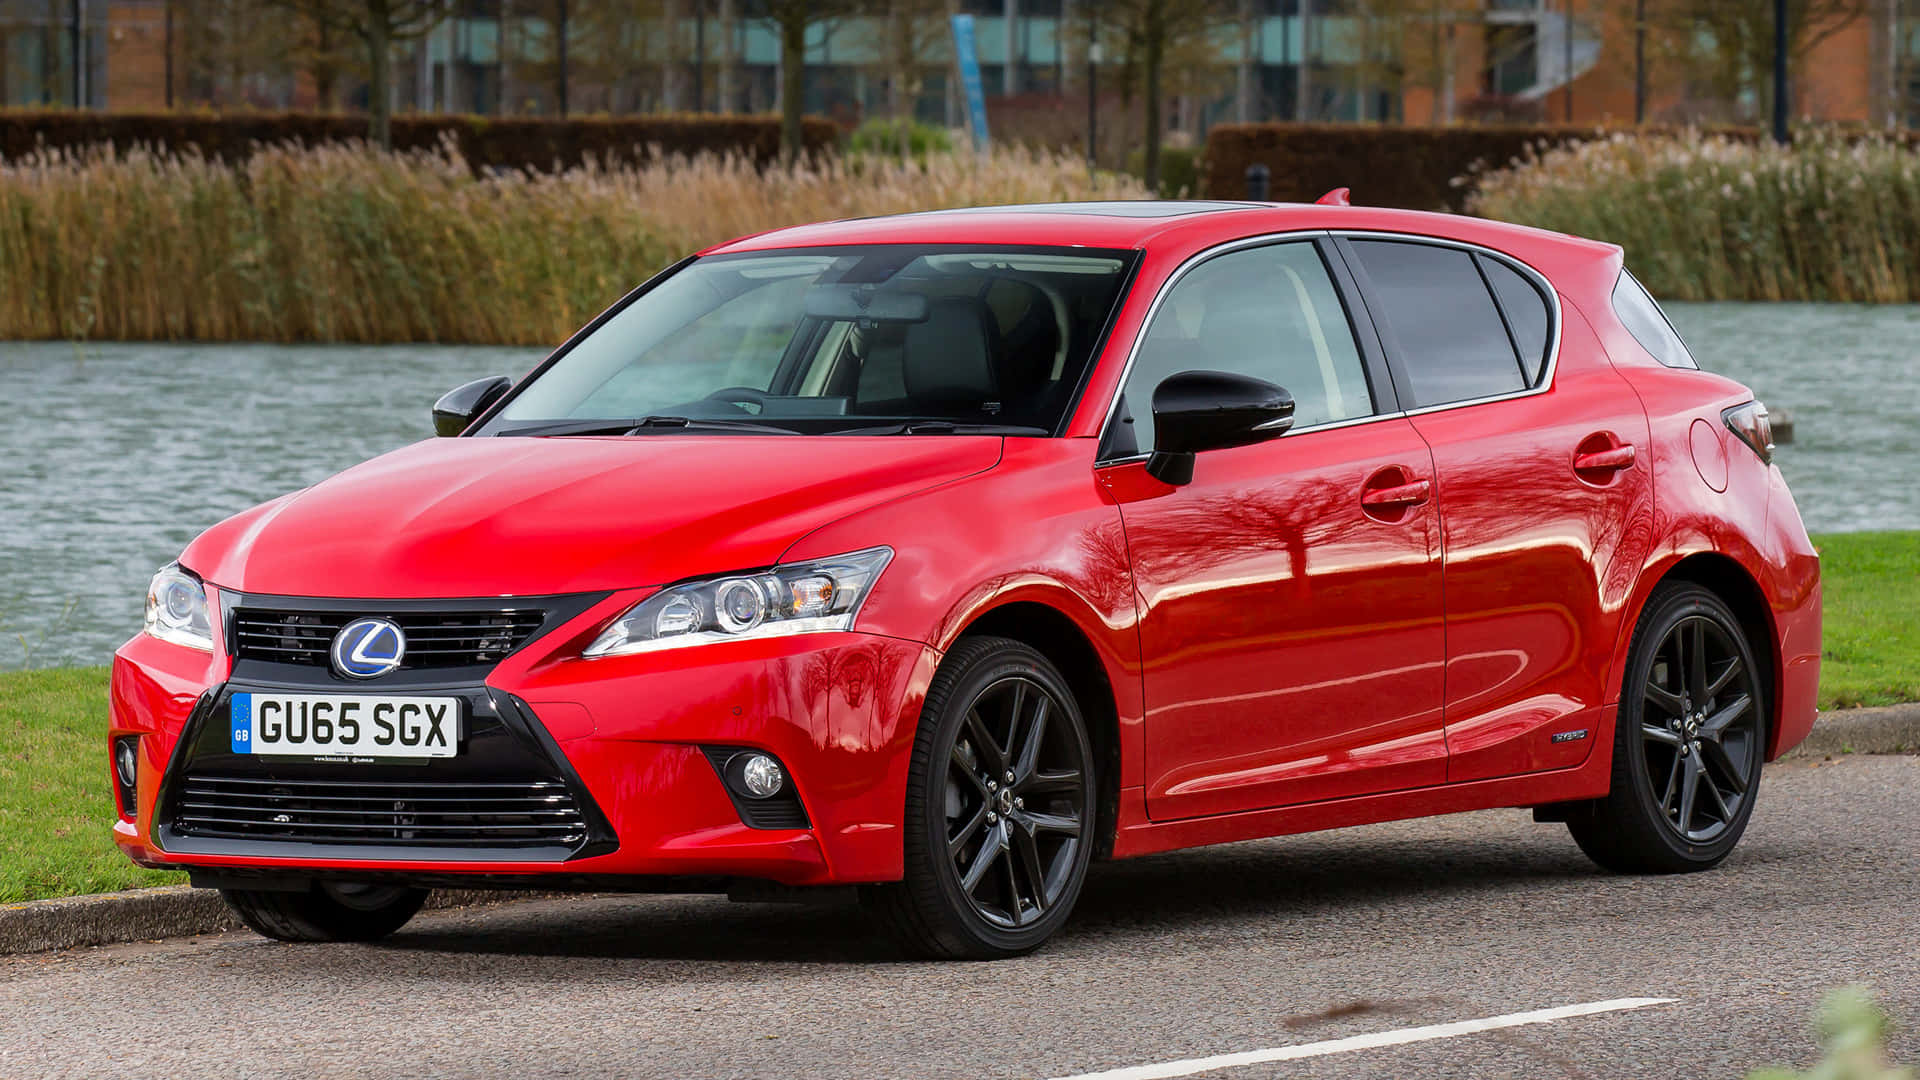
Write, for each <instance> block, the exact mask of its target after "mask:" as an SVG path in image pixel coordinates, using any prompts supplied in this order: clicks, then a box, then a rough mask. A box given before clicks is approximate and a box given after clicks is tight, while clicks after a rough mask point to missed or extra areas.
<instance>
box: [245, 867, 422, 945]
mask: <svg viewBox="0 0 1920 1080" xmlns="http://www.w3.org/2000/svg"><path fill="white" fill-rule="evenodd" d="M220 895H221V897H222V898H223V899H225V900H226V902H227V906H228V907H230V908H232V909H233V912H234V914H236V915H238V916H240V921H241V922H243V923H246V924H247V926H248V928H249V929H251V930H253V932H254V933H256V934H259V935H261V936H262V937H270V938H273V939H275V940H277V941H378V940H379V939H381V938H383V937H386V936H387V935H388V934H391V933H393V932H394V931H395V930H398V929H400V928H401V927H402V926H405V925H406V924H407V920H409V919H411V918H413V916H414V914H415V913H416V912H418V911H419V910H420V905H421V904H424V903H426V901H427V890H425V889H407V888H398V887H388V886H379V885H353V884H345V883H335V882H331V881H326V882H314V883H313V884H312V885H310V886H309V887H308V888H307V891H306V892H265V891H256V890H252V889H222V890H220Z"/></svg>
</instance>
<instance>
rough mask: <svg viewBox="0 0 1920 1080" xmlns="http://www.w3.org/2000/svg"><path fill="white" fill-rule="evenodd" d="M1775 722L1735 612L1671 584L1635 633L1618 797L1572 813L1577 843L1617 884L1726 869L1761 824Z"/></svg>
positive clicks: (1620, 726)
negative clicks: (1629, 876)
mask: <svg viewBox="0 0 1920 1080" xmlns="http://www.w3.org/2000/svg"><path fill="white" fill-rule="evenodd" d="M1768 715H1769V713H1768V712H1767V700H1766V694H1765V690H1764V681H1763V680H1762V679H1761V672H1760V668H1759V665H1758V664H1757V663H1756V662H1755V660H1754V654H1753V648H1752V646H1751V645H1750V644H1749V643H1748V641H1747V635H1746V633H1745V631H1743V630H1742V629H1741V627H1740V620H1739V619H1737V618H1735V617H1734V614H1733V611H1732V610H1731V609H1729V608H1728V607H1727V605H1726V604H1725V603H1724V602H1723V601H1722V600H1721V599H1720V598H1719V597H1718V596H1715V595H1714V594H1713V593H1712V592H1709V591H1708V590H1706V589H1704V588H1701V587H1700V586H1698V585H1693V584H1686V583H1681V584H1674V585H1663V586H1662V587H1661V588H1660V589H1659V590H1658V591H1656V592H1655V593H1654V595H1653V597H1652V598H1651V599H1650V600H1649V601H1648V603H1647V610H1646V613H1645V614H1644V615H1643V616H1642V617H1641V619H1640V623H1639V625H1638V626H1636V627H1635V628H1634V632H1633V647H1632V649H1631V651H1630V652H1629V654H1628V659H1627V675H1626V680H1625V683H1624V685H1623V686H1622V687H1621V697H1620V710H1619V716H1618V718H1617V719H1616V721H1615V725H1614V726H1615V731H1614V745H1613V787H1612V790H1611V791H1610V792H1609V793H1608V794H1607V797H1606V798H1604V799H1596V800H1594V801H1593V802H1591V803H1587V804H1584V805H1583V806H1581V807H1578V808H1576V809H1574V810H1573V812H1572V814H1571V816H1570V817H1569V818H1568V821H1567V827H1568V828H1569V829H1570V830H1571V831H1572V832H1573V838H1574V840H1575V842H1577V843H1578V844H1579V845H1580V849H1581V850H1582V851H1584V852H1586V853H1587V855H1588V857H1590V858H1592V859H1593V861H1594V862H1596V863H1598V864H1600V865H1601V866H1602V867H1604V868H1605V869H1608V870H1613V871H1616V872H1620V873H1643V874H1644V873H1654V874H1671V873H1681V872H1686V871H1690V870H1705V869H1708V868H1710V867H1713V866H1716V865H1718V864H1719V863H1720V861H1721V860H1723V859H1725V858H1726V857H1727V856H1728V855H1729V854H1731V853H1732V851H1733V847H1734V845H1735V844H1737V843H1739V841H1740V835H1741V834H1742V833H1743V832H1745V831H1746V828H1747V821H1748V820H1749V819H1750V818H1751V817H1752V816H1753V802H1754V798H1755V796H1756V795H1757V794H1758V793H1759V789H1760V766H1761V762H1762V760H1763V758H1764V757H1765V755H1766V742H1767V739H1766V734H1767V720H1766V718H1767V716H1768Z"/></svg>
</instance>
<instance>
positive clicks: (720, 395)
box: [705, 386, 769, 412]
mask: <svg viewBox="0 0 1920 1080" xmlns="http://www.w3.org/2000/svg"><path fill="white" fill-rule="evenodd" d="M768 396H769V395H768V394H767V392H766V391H764V390H755V389H754V388H753V387H751V386H728V387H723V388H721V389H719V390H715V391H714V392H713V393H711V394H708V395H707V396H706V398H705V400H707V401H719V402H724V403H725V404H728V405H733V406H736V407H737V406H742V405H757V406H759V407H760V411H761V412H766V411H767V398H768ZM740 411H741V412H746V411H747V410H745V409H741V410H740Z"/></svg>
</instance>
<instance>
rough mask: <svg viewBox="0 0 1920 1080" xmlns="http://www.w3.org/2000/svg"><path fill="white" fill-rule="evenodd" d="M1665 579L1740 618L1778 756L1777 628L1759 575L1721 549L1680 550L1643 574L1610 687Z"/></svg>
mask: <svg viewBox="0 0 1920 1080" xmlns="http://www.w3.org/2000/svg"><path fill="white" fill-rule="evenodd" d="M1668 582H1689V583H1692V584H1694V585H1698V586H1700V587H1701V588H1704V589H1706V590H1707V591H1708V592H1711V593H1713V594H1714V595H1715V596H1717V597H1719V598H1720V600H1721V601H1722V602H1723V603H1725V604H1726V605H1727V607H1729V608H1731V609H1732V610H1733V614H1734V617H1735V618H1736V619H1738V620H1739V621H1740V629H1741V631H1742V632H1743V633H1745V634H1746V635H1747V644H1748V645H1749V646H1750V647H1751V648H1752V649H1753V653H1754V658H1755V659H1756V660H1757V661H1759V663H1760V668H1761V683H1762V685H1764V686H1765V687H1766V688H1767V712H1768V716H1767V753H1766V760H1768V761H1772V760H1773V759H1774V758H1775V757H1777V756H1778V755H1779V749H1778V748H1779V745H1780V733H1781V726H1780V710H1781V708H1782V702H1781V686H1780V663H1781V659H1780V634H1779V629H1778V627H1777V626H1776V625H1775V622H1774V617H1773V609H1772V607H1771V606H1769V605H1768V603H1767V597H1766V593H1765V591H1763V590H1762V588H1761V587H1760V582H1759V579H1758V578H1757V577H1756V576H1755V575H1754V574H1753V572H1752V571H1750V570H1749V569H1748V568H1747V567H1746V566H1745V565H1744V564H1742V563H1741V561H1740V560H1739V559H1737V558H1735V557H1733V556H1732V555H1729V554H1727V553H1725V552H1721V551H1713V550H1705V551H1693V552H1689V553H1685V554H1681V555H1678V556H1676V557H1675V558H1674V559H1673V560H1672V561H1671V562H1668V563H1667V564H1665V565H1664V566H1662V567H1660V568H1659V569H1658V571H1657V572H1656V573H1652V574H1649V575H1647V584H1646V586H1645V587H1644V588H1643V589H1642V590H1640V592H1639V594H1638V595H1637V596H1636V597H1635V602H1634V607H1633V611H1632V618H1631V619H1627V620H1623V632H1622V633H1621V635H1620V643H1619V645H1618V647H1617V648H1616V650H1615V653H1614V658H1613V667H1612V675H1611V677H1610V680H1609V686H1610V692H1611V693H1612V694H1614V695H1616V698H1615V699H1616V700H1618V695H1619V694H1620V693H1621V692H1622V687H1621V686H1620V681H1621V679H1622V678H1624V673H1625V672H1626V668H1627V653H1628V651H1629V650H1630V649H1631V648H1632V644H1633V634H1634V631H1635V630H1636V629H1638V627H1639V625H1640V619H1641V617H1642V616H1644V615H1645V614H1646V607H1647V602H1648V601H1649V600H1651V599H1652V598H1653V594H1654V592H1655V591H1656V590H1657V589H1658V588H1659V587H1660V586H1661V585H1664V584H1666V583H1668Z"/></svg>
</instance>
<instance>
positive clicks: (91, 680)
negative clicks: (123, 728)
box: [0, 667, 186, 903]
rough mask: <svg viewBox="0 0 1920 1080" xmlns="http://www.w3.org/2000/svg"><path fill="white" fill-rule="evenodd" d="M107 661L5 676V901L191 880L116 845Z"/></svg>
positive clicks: (1, 886) (0, 699)
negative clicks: (136, 861) (144, 864)
mask: <svg viewBox="0 0 1920 1080" xmlns="http://www.w3.org/2000/svg"><path fill="white" fill-rule="evenodd" d="M112 824H113V792H112V789H111V788H110V787H109V786H108V780H107V669H106V668H103V667H96V668H59V669H48V670H43V671H9V672H6V673H4V674H0V903H13V902H15V901H20V900H38V899H42V898H44V897H49V896H77V895H79V894H81V893H96V892H111V891H113V890H115V889H131V888H136V887H138V886H142V885H168V884H172V883H174V882H178V881H185V880H186V875H185V874H170V873H160V872H158V871H153V870H142V869H140V868H139V867H137V866H135V865H133V864H132V863H131V862H128V861H127V857H126V856H125V855H122V854H120V849H119V848H117V847H115V846H114V844H113V838H112V836H111V834H110V833H109V832H108V830H109V829H110V828H111V827H112Z"/></svg>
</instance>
